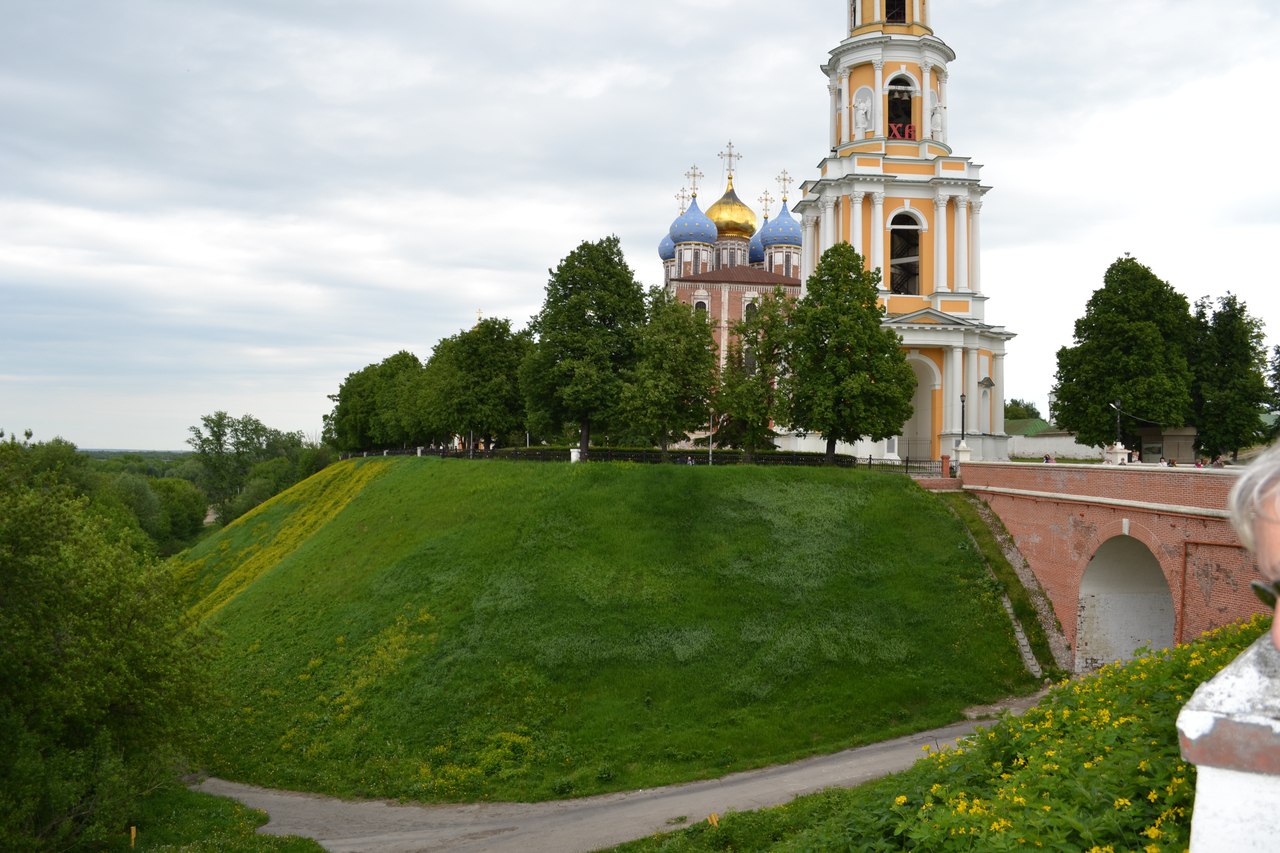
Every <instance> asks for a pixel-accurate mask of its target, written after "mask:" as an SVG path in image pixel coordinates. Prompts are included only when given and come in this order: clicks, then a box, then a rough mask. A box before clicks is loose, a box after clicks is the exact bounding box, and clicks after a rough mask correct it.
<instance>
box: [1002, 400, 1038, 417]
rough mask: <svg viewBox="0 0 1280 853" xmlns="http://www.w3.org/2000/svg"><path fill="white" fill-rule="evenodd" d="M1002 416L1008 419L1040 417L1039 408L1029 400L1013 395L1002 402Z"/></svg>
mask: <svg viewBox="0 0 1280 853" xmlns="http://www.w3.org/2000/svg"><path fill="white" fill-rule="evenodd" d="M1004 417H1005V420H1008V421H1022V420H1030V419H1032V418H1039V417H1040V409H1039V408H1037V407H1036V404H1035V403H1033V402H1031V401H1030V400H1020V399H1018V398H1017V397H1014V398H1013V399H1012V400H1009V401H1008V402H1006V403H1005V404H1004Z"/></svg>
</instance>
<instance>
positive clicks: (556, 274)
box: [520, 236, 644, 458]
mask: <svg viewBox="0 0 1280 853" xmlns="http://www.w3.org/2000/svg"><path fill="white" fill-rule="evenodd" d="M643 323H644V291H643V290H642V289H641V287H640V285H639V283H638V282H637V281H636V279H635V276H634V275H633V274H632V272H631V268H630V267H628V266H627V263H626V260H625V259H624V258H623V255H622V246H621V244H620V243H619V242H618V238H617V237H613V236H611V237H605V238H604V239H602V240H598V241H596V242H594V243H591V242H585V243H582V244H581V245H580V246H578V248H576V249H574V250H573V251H572V252H570V253H569V254H568V255H567V256H566V257H565V258H564V260H562V261H561V262H560V265H559V266H558V267H556V269H555V270H553V271H551V272H550V278H549V280H548V281H547V290H546V298H545V299H544V301H543V303H542V310H541V311H539V312H538V314H537V315H536V316H535V317H534V318H533V321H532V323H531V324H530V329H531V330H532V331H533V333H534V334H535V335H536V336H537V344H536V345H535V346H534V348H533V351H532V352H531V353H530V354H529V357H528V358H527V359H526V360H525V362H524V365H523V366H522V368H521V371H520V380H521V386H522V387H523V389H524V394H525V402H526V406H527V409H528V412H529V415H530V418H531V420H533V421H534V422H537V423H545V424H548V425H550V426H552V427H554V428H561V427H564V426H567V425H574V426H576V427H577V430H578V446H579V449H580V450H581V453H582V455H583V457H584V458H585V457H586V455H587V453H588V452H589V447H590V443H591V429H592V425H593V424H597V423H603V422H606V421H607V420H608V418H609V417H610V416H612V415H614V414H615V413H616V411H617V408H618V404H619V402H620V400H621V396H622V383H623V377H625V376H626V375H627V374H628V373H630V371H631V370H632V369H633V368H634V367H635V363H636V353H637V338H638V335H639V330H640V327H641V326H642V325H643Z"/></svg>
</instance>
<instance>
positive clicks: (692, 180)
mask: <svg viewBox="0 0 1280 853" xmlns="http://www.w3.org/2000/svg"><path fill="white" fill-rule="evenodd" d="M684 176H685V177H686V178H688V179H689V189H690V191H691V192H692V193H693V197H694V198H697V197H698V181H700V180H702V179H703V178H705V177H706V175H704V174H702V173H701V172H699V171H698V167H697V166H690V167H689V171H687V172H685V173H684Z"/></svg>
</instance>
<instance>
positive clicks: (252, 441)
mask: <svg viewBox="0 0 1280 853" xmlns="http://www.w3.org/2000/svg"><path fill="white" fill-rule="evenodd" d="M188 430H189V431H190V433H191V437H190V438H188V439H187V444H189V445H190V446H191V449H192V450H193V451H195V458H196V461H198V462H199V463H200V466H201V469H202V472H203V475H202V477H201V483H200V484H201V486H203V488H204V491H205V494H206V495H208V497H209V503H210V505H211V506H212V507H213V509H214V513H215V514H216V515H217V517H218V521H219V522H221V523H222V524H226V523H227V522H229V521H231V520H232V519H233V518H235V517H236V516H237V515H239V514H241V513H243V512H244V511H245V510H246V509H248V508H250V507H252V506H254V505H256V504H257V503H261V501H262V500H265V499H266V498H267V497H270V496H271V495H270V494H267V495H265V496H261V497H260V498H259V499H258V500H256V501H254V502H252V503H249V504H248V505H247V506H246V505H244V502H241V504H240V505H239V506H236V507H234V511H233V503H234V502H235V500H236V498H237V497H238V496H239V495H240V493H241V491H242V490H243V489H244V488H245V485H246V484H247V483H248V482H249V481H250V480H251V479H252V477H251V472H252V471H253V469H254V467H255V466H256V465H258V464H260V463H262V462H265V461H267V460H269V459H274V458H277V457H287V458H294V457H295V456H296V455H297V454H299V452H300V451H301V450H302V448H303V447H304V444H305V442H304V439H303V437H302V434H301V433H299V432H291V433H289V432H281V431H280V430H277V429H272V428H271V427H269V426H267V425H266V424H264V423H263V422H262V421H260V420H258V419H257V418H255V417H254V416H253V415H243V416H241V417H238V418H233V417H231V416H230V415H228V414H227V413H226V412H224V411H217V412H214V413H213V414H211V415H204V416H203V417H201V418H200V425H199V426H192V427H189V428H188ZM297 479H298V478H297V477H294V478H293V479H292V480H290V482H296V481H297ZM271 494H274V492H272V493H271Z"/></svg>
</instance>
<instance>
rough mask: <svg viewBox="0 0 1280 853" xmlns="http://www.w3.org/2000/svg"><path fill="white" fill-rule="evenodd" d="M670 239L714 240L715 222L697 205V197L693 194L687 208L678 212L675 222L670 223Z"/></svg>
mask: <svg viewBox="0 0 1280 853" xmlns="http://www.w3.org/2000/svg"><path fill="white" fill-rule="evenodd" d="M670 236H671V239H672V240H673V241H674V242H675V243H677V244H679V243H710V244H714V243H715V242H716V236H717V232H716V224H715V223H714V222H712V221H711V220H710V219H708V218H707V215H706V214H705V213H703V212H702V210H701V209H699V207H698V199H697V197H696V196H695V197H694V199H693V201H691V202H690V203H689V209H688V210H686V211H685V212H684V213H682V214H680V215H679V216H678V217H677V218H676V221H675V222H672V223H671V233H670Z"/></svg>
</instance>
